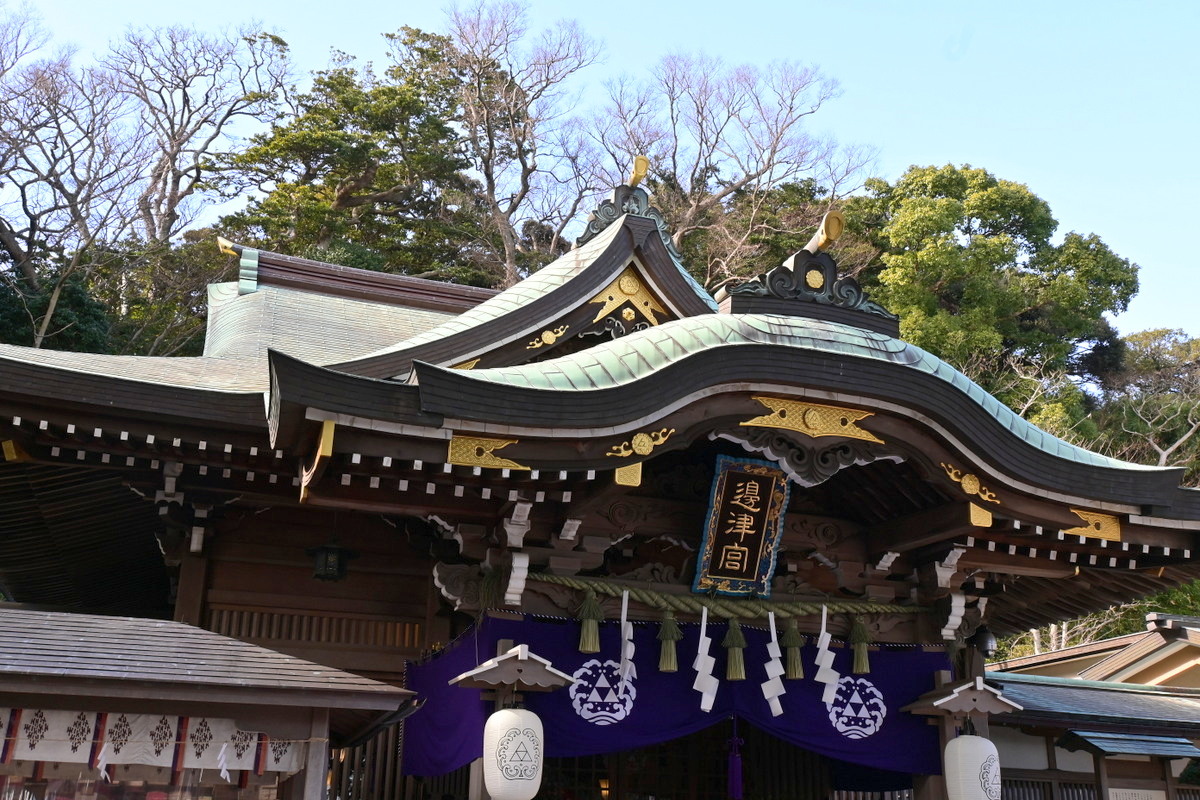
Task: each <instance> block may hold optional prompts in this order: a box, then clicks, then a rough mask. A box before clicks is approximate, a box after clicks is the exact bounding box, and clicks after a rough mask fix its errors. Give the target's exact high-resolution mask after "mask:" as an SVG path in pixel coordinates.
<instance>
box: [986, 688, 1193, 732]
mask: <svg viewBox="0 0 1200 800" xmlns="http://www.w3.org/2000/svg"><path fill="white" fill-rule="evenodd" d="M986 680H987V683H988V684H989V685H991V686H994V687H995V688H998V689H1000V691H1001V692H1002V693H1003V694H1004V697H1006V698H1007V699H1009V700H1011V701H1013V702H1014V703H1017V704H1019V705H1020V706H1022V710H1020V711H1015V712H1013V713H1011V714H1006V715H1005V717H1004V722H1005V724H1017V723H1021V724H1037V723H1041V724H1059V725H1063V726H1065V727H1071V728H1081V729H1082V728H1086V729H1088V730H1097V731H1107V730H1116V731H1121V732H1125V733H1135V732H1139V731H1140V732H1149V733H1161V732H1162V729H1164V728H1165V729H1170V730H1174V731H1179V732H1181V733H1183V732H1188V733H1189V735H1190V736H1191V737H1195V736H1198V735H1200V689H1180V688H1164V687H1161V686H1137V685H1131V684H1127V683H1112V682H1108V681H1081V680H1078V679H1075V678H1050V677H1046V676H1043V675H1023V674H1019V673H997V672H989V673H988V674H987V678H986Z"/></svg>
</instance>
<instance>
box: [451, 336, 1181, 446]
mask: <svg viewBox="0 0 1200 800" xmlns="http://www.w3.org/2000/svg"><path fill="white" fill-rule="evenodd" d="M743 344H761V345H781V346H785V347H791V348H794V349H797V350H806V351H810V352H814V353H829V354H840V355H845V356H850V357H853V358H863V359H871V360H876V361H887V362H891V363H895V364H901V365H904V366H906V367H908V368H910V369H915V370H918V371H920V372H923V373H926V374H929V375H932V376H934V377H936V378H938V379H940V380H942V381H945V382H946V383H949V384H950V385H952V386H954V387H955V388H956V389H958V390H959V391H960V392H962V393H963V394H964V395H965V396H966V397H967V398H969V399H970V400H971V401H972V402H974V403H976V404H978V405H979V406H980V408H981V409H983V410H984V411H985V412H986V413H988V414H989V415H991V416H992V417H993V418H994V419H995V420H996V421H997V422H998V423H1000V424H1001V425H1003V426H1004V427H1005V428H1007V429H1008V430H1009V431H1011V432H1012V433H1013V434H1014V435H1016V436H1020V437H1021V438H1022V439H1024V440H1025V441H1026V442H1028V443H1029V444H1031V445H1032V446H1034V447H1037V448H1039V449H1041V450H1043V451H1044V452H1047V453H1050V454H1052V455H1055V456H1059V457H1061V458H1065V459H1069V460H1071V461H1076V462H1079V463H1085V464H1093V465H1097V466H1106V467H1114V468H1120V469H1149V470H1153V469H1158V468H1157V467H1143V466H1140V465H1136V464H1129V463H1127V462H1123V461H1119V460H1117V459H1113V458H1109V457H1107V456H1103V455H1100V454H1099V453H1092V452H1089V451H1087V450H1084V449H1083V448H1080V447H1076V446H1075V445H1072V444H1070V443H1068V442H1065V441H1063V440H1061V439H1058V438H1057V437H1054V436H1051V435H1050V434H1048V433H1046V432H1044V431H1042V430H1040V429H1039V428H1037V427H1036V426H1034V425H1033V424H1031V423H1030V422H1028V421H1027V420H1024V419H1022V418H1021V417H1020V416H1018V415H1017V414H1016V413H1015V412H1013V411H1012V410H1011V409H1010V408H1008V407H1007V406H1005V405H1003V404H1002V403H1000V402H999V401H998V400H996V398H994V397H992V396H991V395H989V394H988V393H987V392H985V391H984V390H983V388H982V387H980V386H979V385H978V384H976V383H975V382H974V381H972V380H971V379H970V378H968V377H967V376H966V375H964V374H963V373H961V372H959V371H958V370H956V369H954V368H953V367H951V366H950V365H949V364H947V363H946V362H944V361H942V360H941V359H939V358H937V357H936V356H933V355H932V354H930V353H927V352H926V351H924V350H922V349H921V348H919V347H916V346H915V345H910V344H907V343H906V342H903V341H901V340H898V339H893V338H891V337H888V336H884V335H882V334H877V333H873V332H870V331H863V330H861V329H858V328H853V327H850V326H846V325H842V324H839V323H834V322H823V321H820V320H812V319H803V318H797V317H778V316H771V315H730V314H714V315H711V316H702V317H691V318H686V319H681V320H674V321H672V322H667V323H664V324H663V325H660V326H658V327H655V328H650V329H647V330H642V331H636V332H634V333H632V334H629V335H628V336H625V337H622V338H621V339H616V340H613V341H610V342H604V343H603V344H600V345H597V346H595V347H593V348H590V349H588V350H585V351H582V352H579V353H573V354H571V355H567V356H562V357H560V358H557V359H552V360H550V361H545V362H539V363H532V364H524V365H521V366H517V367H510V368H504V369H483V370H474V371H472V372H470V373H469V377H470V378H471V379H472V380H480V381H491V382H496V383H508V384H513V385H522V386H540V387H543V388H553V389H559V390H569V389H571V388H574V389H577V390H590V389H604V388H610V387H613V386H619V385H622V384H626V383H631V382H633V381H636V380H639V379H640V378H643V377H645V376H647V375H650V374H652V373H654V372H655V371H657V370H659V369H662V368H663V367H665V366H668V365H670V364H673V363H676V362H678V361H681V360H683V359H684V358H687V357H688V356H690V355H692V354H695V353H698V352H700V351H702V350H707V349H711V348H715V347H721V346H726V345H743Z"/></svg>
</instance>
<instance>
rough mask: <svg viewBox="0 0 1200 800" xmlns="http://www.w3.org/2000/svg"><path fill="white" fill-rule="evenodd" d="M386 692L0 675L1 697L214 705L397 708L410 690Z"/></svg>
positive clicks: (405, 703) (194, 682)
mask: <svg viewBox="0 0 1200 800" xmlns="http://www.w3.org/2000/svg"><path fill="white" fill-rule="evenodd" d="M389 688H390V691H379V690H371V691H355V690H349V689H337V688H334V689H330V688H325V687H321V686H312V687H309V688H305V689H276V688H270V687H261V686H236V685H224V684H206V683H203V682H199V681H196V680H194V679H193V680H182V679H181V680H170V681H145V680H130V679H126V678H120V677H114V678H74V677H65V676H64V677H56V676H36V677H34V676H23V675H20V674H11V673H0V696H3V695H5V694H20V695H38V696H41V695H46V696H58V697H61V696H63V695H78V696H82V697H88V698H90V699H93V700H113V701H120V700H137V699H142V698H153V699H155V700H158V701H175V702H181V703H182V702H193V703H205V704H210V703H217V704H228V705H256V706H287V707H295V708H305V707H308V708H313V707H315V708H330V709H357V710H365V711H395V710H397V709H399V708H401V707H403V706H405V705H407V704H408V703H409V702H411V699H410V698H412V697H413V696H414V693H413V692H411V691H409V690H407V689H401V688H399V687H389Z"/></svg>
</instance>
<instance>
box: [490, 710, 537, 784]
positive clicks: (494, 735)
mask: <svg viewBox="0 0 1200 800" xmlns="http://www.w3.org/2000/svg"><path fill="white" fill-rule="evenodd" d="M542 750H543V744H542V721H541V719H539V718H538V715H537V714H535V713H533V712H532V711H529V710H528V709H524V708H505V709H501V710H500V711H497V712H496V713H494V714H492V715H491V716H490V717H488V721H487V724H486V725H485V726H484V728H483V785H484V786H485V787H486V788H487V791H488V794H489V795H491V796H492V798H493V800H533V797H534V795H536V794H537V793H538V789H540V788H541V786H542Z"/></svg>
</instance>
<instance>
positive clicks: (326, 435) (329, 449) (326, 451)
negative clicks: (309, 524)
mask: <svg viewBox="0 0 1200 800" xmlns="http://www.w3.org/2000/svg"><path fill="white" fill-rule="evenodd" d="M335 427H336V424H335V423H334V421H333V420H331V419H327V420H324V421H323V422H322V423H321V438H320V439H319V440H318V441H317V449H316V452H315V453H313V459H312V463H311V464H310V465H309V466H307V467H304V469H303V471H302V472H301V474H300V502H301V503H303V502H306V501H307V500H308V490H309V487H311V486H312V485H313V484H314V483H316V482H317V481H319V480H321V476H322V475H324V474H325V468H326V467H327V466H329V457H330V456H332V455H333V430H334V428H335Z"/></svg>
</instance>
